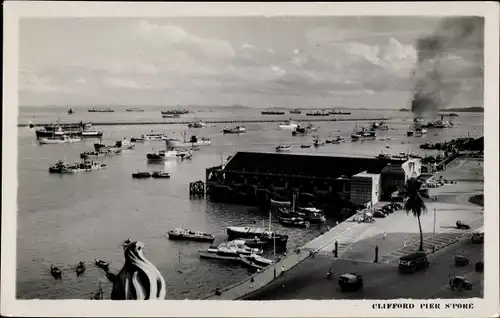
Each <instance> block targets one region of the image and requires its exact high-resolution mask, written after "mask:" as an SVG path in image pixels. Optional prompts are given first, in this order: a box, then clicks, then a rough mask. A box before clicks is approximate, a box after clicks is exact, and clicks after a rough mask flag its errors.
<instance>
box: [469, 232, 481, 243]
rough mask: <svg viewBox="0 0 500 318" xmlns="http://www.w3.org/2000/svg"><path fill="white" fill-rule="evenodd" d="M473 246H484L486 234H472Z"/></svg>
mask: <svg viewBox="0 0 500 318" xmlns="http://www.w3.org/2000/svg"><path fill="white" fill-rule="evenodd" d="M471 242H472V244H483V243H484V232H483V231H482V230H479V231H476V232H474V233H472V236H471Z"/></svg>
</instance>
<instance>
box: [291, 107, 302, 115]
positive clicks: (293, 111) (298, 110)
mask: <svg viewBox="0 0 500 318" xmlns="http://www.w3.org/2000/svg"><path fill="white" fill-rule="evenodd" d="M290 114H296V115H300V114H302V110H300V109H298V108H297V109H292V110H291V111H290Z"/></svg>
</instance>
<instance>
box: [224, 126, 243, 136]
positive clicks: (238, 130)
mask: <svg viewBox="0 0 500 318" xmlns="http://www.w3.org/2000/svg"><path fill="white" fill-rule="evenodd" d="M246 131H247V130H246V128H245V127H244V126H236V127H234V128H224V129H223V130H222V132H223V133H224V134H244V133H245V132H246Z"/></svg>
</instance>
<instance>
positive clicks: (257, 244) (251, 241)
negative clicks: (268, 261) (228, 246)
mask: <svg viewBox="0 0 500 318" xmlns="http://www.w3.org/2000/svg"><path fill="white" fill-rule="evenodd" d="M236 241H244V242H245V243H244V244H245V245H246V246H248V247H252V248H258V249H259V250H260V249H262V248H263V247H264V245H266V242H264V241H262V240H260V239H258V238H237V239H236Z"/></svg>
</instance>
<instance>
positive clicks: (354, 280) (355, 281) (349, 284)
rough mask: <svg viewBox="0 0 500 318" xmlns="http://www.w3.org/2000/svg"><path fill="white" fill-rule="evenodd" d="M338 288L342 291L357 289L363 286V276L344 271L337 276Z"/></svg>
mask: <svg viewBox="0 0 500 318" xmlns="http://www.w3.org/2000/svg"><path fill="white" fill-rule="evenodd" d="M339 286H340V290H341V291H343V292H348V291H358V290H360V289H362V288H363V277H362V276H361V275H358V274H355V273H346V274H343V275H341V276H340V278H339Z"/></svg>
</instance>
